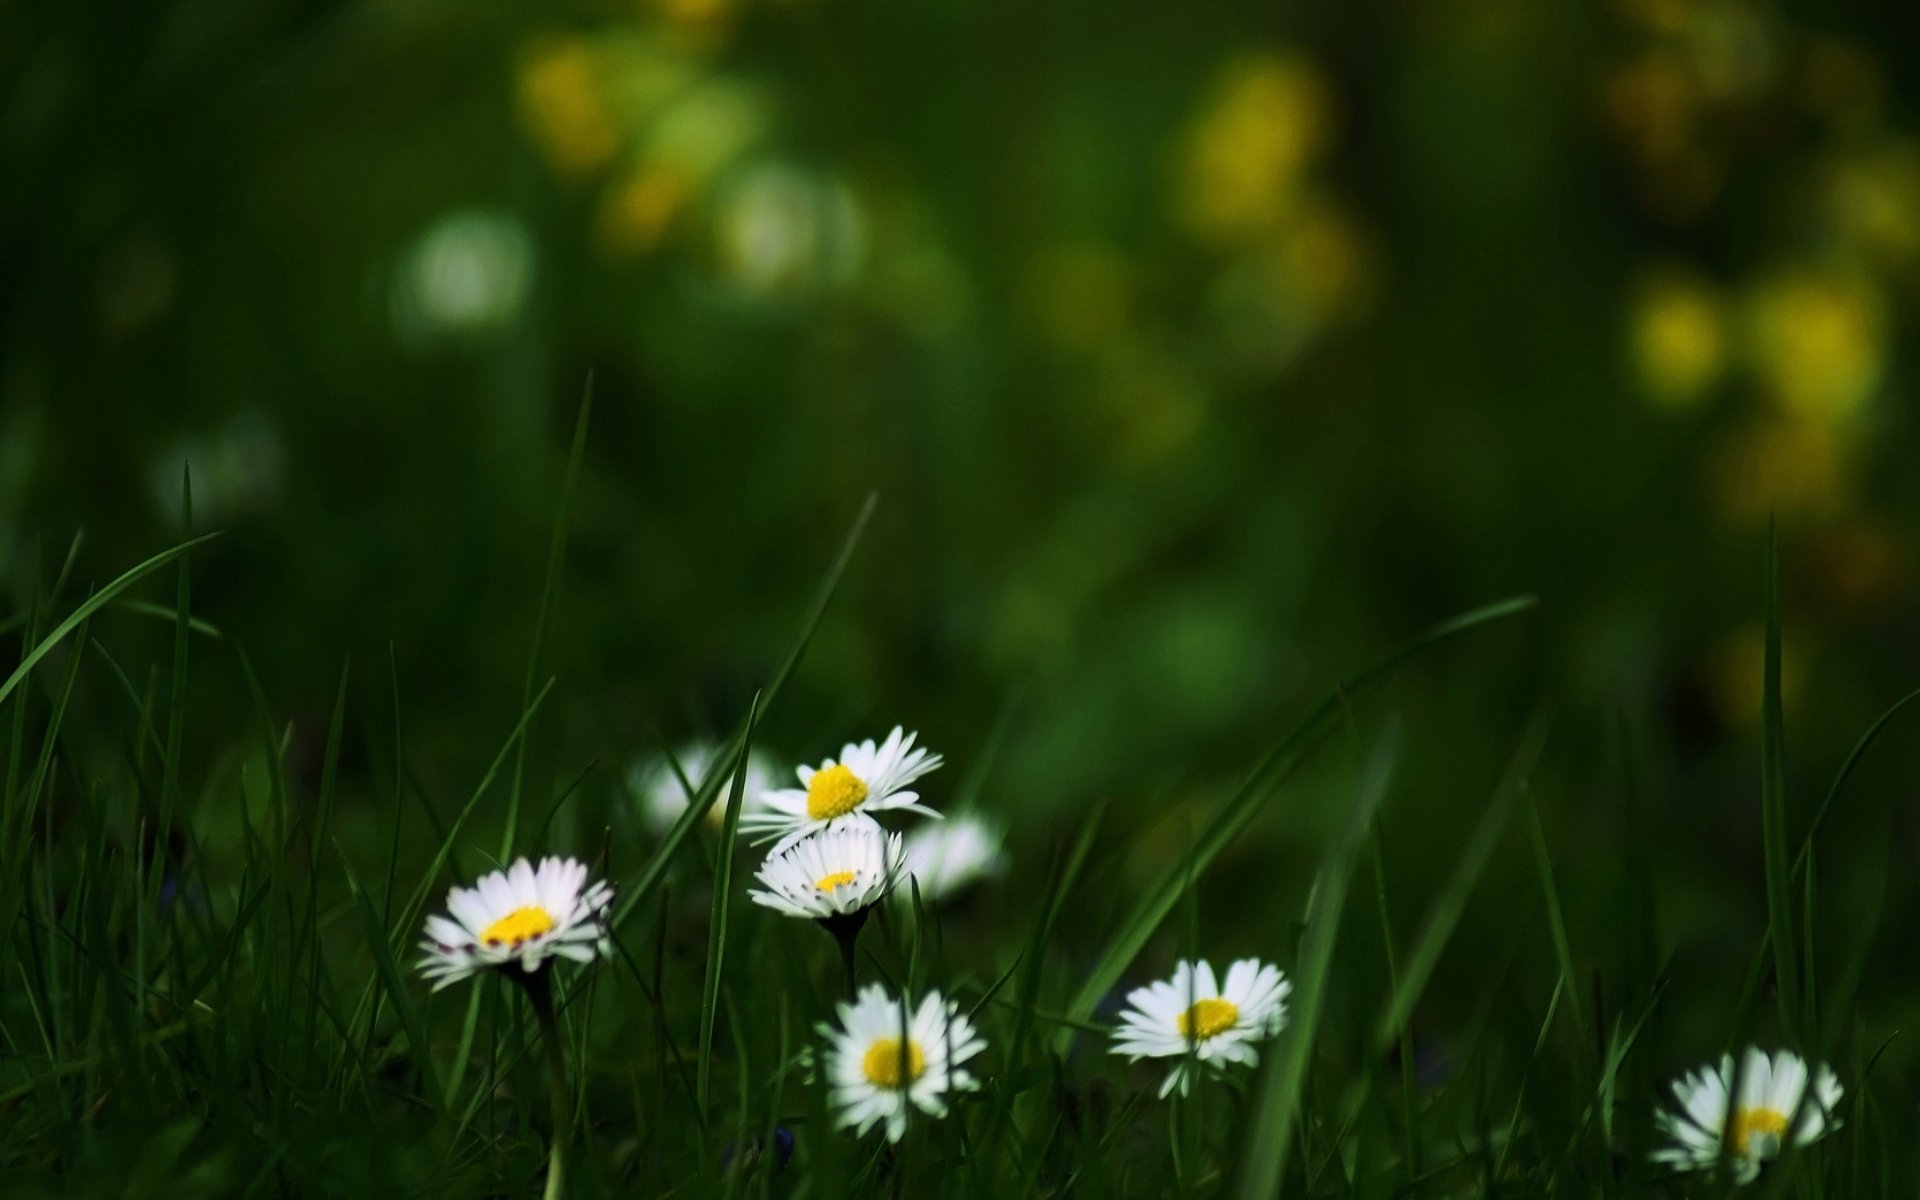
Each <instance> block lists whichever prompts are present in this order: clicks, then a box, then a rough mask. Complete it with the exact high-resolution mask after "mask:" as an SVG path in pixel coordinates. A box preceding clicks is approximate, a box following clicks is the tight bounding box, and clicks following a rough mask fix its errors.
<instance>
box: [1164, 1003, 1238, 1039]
mask: <svg viewBox="0 0 1920 1200" xmlns="http://www.w3.org/2000/svg"><path fill="white" fill-rule="evenodd" d="M1239 1023H1240V1009H1239V1006H1238V1005H1236V1004H1234V1002H1233V1001H1231V1000H1222V999H1220V998H1219V997H1217V996H1216V997H1213V998H1211V999H1207V1000H1195V1001H1194V1002H1193V1007H1192V1008H1189V1009H1187V1010H1186V1011H1185V1012H1183V1013H1181V1014H1180V1015H1179V1016H1178V1017H1177V1018H1175V1019H1174V1026H1175V1028H1177V1029H1179V1030H1180V1036H1181V1037H1183V1038H1188V1039H1190V1040H1193V1041H1196V1042H1204V1041H1206V1040H1207V1039H1208V1038H1210V1037H1214V1036H1216V1035H1218V1034H1222V1033H1225V1032H1226V1031H1227V1030H1229V1029H1232V1028H1233V1027H1234V1026H1235V1025H1238V1024H1239Z"/></svg>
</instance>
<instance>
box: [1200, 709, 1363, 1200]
mask: <svg viewBox="0 0 1920 1200" xmlns="http://www.w3.org/2000/svg"><path fill="white" fill-rule="evenodd" d="M1399 741H1400V739H1399V736H1398V732H1397V730H1395V729H1392V728H1390V729H1389V730H1388V732H1387V734H1386V735H1385V736H1383V737H1382V738H1381V739H1380V741H1379V743H1378V744H1377V745H1376V746H1375V747H1374V750H1373V753H1372V754H1370V755H1369V756H1368V758H1367V761H1366V763H1365V765H1364V766H1363V767H1362V768H1361V772H1360V784H1359V787H1358V789H1357V790H1356V792H1355V795H1354V802H1353V805H1352V807H1351V808H1349V809H1348V811H1347V823H1346V827H1345V829H1344V830H1343V831H1342V832H1341V835H1340V839H1339V841H1338V842H1336V843H1335V844H1334V846H1333V848H1332V850H1331V851H1330V852H1329V853H1328V854H1327V857H1326V859H1325V860H1323V861H1322V863H1321V864H1320V872H1319V874H1318V876H1317V877H1316V878H1315V880H1314V885H1313V893H1312V897H1311V899H1310V900H1309V902H1308V907H1307V916H1306V935H1305V937H1304V938H1303V939H1302V941H1301V944H1300V957H1299V959H1298V961H1297V962H1296V964H1295V969H1294V976H1293V1014H1292V1021H1291V1023H1290V1024H1289V1026H1288V1028H1287V1030H1286V1032H1285V1033H1283V1034H1282V1035H1281V1038H1280V1043H1279V1045H1278V1047H1277V1048H1275V1049H1274V1050H1273V1058H1272V1060H1271V1061H1269V1062H1268V1063H1267V1066H1266V1070H1265V1071H1264V1072H1262V1074H1261V1076H1260V1078H1259V1084H1258V1090H1257V1092H1256V1094H1255V1096H1254V1100H1253V1116H1252V1118H1251V1119H1250V1120H1249V1122H1248V1125H1247V1129H1246V1131H1245V1133H1244V1135H1243V1145H1242V1147H1241V1152H1240V1163H1239V1170H1238V1177H1237V1179H1236V1181H1235V1186H1234V1190H1233V1195H1235V1196H1236V1197H1240V1198H1241V1200H1270V1198H1271V1197H1273V1196H1277V1195H1279V1194H1280V1181H1281V1179H1283V1178H1284V1177H1285V1175H1286V1170H1287V1159H1288V1156H1289V1154H1290V1153H1291V1152H1292V1149H1293V1129H1294V1124H1295V1121H1296V1119H1297V1117H1298V1115H1299V1114H1300V1111H1301V1108H1302V1105H1303V1102H1304V1098H1305V1095H1306V1083H1307V1068H1308V1067H1309V1066H1310V1065H1311V1064H1312V1062H1313V1055H1314V1045H1315V1042H1316V1040H1317V1037H1318V1034H1319V1029H1320V1018H1321V1014H1322V1013H1323V1012H1324V1011H1325V1006H1326V992H1327V977H1328V974H1329V973H1330V970H1331V967H1332V964H1333V948H1334V944H1335V942H1336V941H1337V940H1338V939H1339V936H1340V918H1341V914H1342V913H1343V912H1344V911H1345V909H1346V903H1347V891H1348V882H1349V880H1350V878H1351V876H1352V874H1353V864H1354V860H1355V859H1356V858H1357V857H1358V855H1359V853H1360V846H1361V844H1362V843H1363V842H1365V841H1366V836H1367V831H1368V830H1369V829H1370V828H1372V826H1373V819H1374V814H1375V813H1376V812H1378V811H1379V808H1380V802H1381V800H1382V799H1383V798H1384V797H1385V796H1386V793H1387V785H1388V783H1389V781H1390V780H1391V779H1392V778H1393V767H1394V762H1395V759H1396V758H1397V757H1398V756H1399Z"/></svg>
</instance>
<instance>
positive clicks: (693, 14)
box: [651, 0, 735, 41]
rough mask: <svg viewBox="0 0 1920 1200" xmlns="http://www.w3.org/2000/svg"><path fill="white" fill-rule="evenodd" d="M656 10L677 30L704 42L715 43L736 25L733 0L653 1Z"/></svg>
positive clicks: (652, 4)
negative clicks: (734, 22)
mask: <svg viewBox="0 0 1920 1200" xmlns="http://www.w3.org/2000/svg"><path fill="white" fill-rule="evenodd" d="M651 6H652V8H653V10H654V11H655V12H657V13H659V14H660V16H661V19H663V20H664V21H666V22H667V23H668V24H669V25H670V26H672V27H673V28H674V29H677V30H679V31H680V32H682V33H687V34H693V35H695V36H696V37H698V38H699V39H701V40H703V41H713V40H716V39H717V38H718V37H720V36H721V35H724V34H725V33H726V32H727V31H728V29H729V28H730V27H731V26H732V24H733V17H734V11H735V10H734V4H733V0H651Z"/></svg>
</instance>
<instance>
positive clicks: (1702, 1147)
mask: <svg viewBox="0 0 1920 1200" xmlns="http://www.w3.org/2000/svg"><path fill="white" fill-rule="evenodd" d="M1809 1081H1811V1082H1812V1084H1813V1088H1812V1090H1811V1091H1809V1090H1808V1088H1807V1084H1808V1082H1809ZM1738 1082H1739V1087H1740V1095H1739V1099H1738V1100H1737V1101H1736V1102H1734V1103H1732V1104H1729V1103H1728V1100H1729V1098H1730V1097H1731V1096H1732V1094H1733V1088H1734V1083H1735V1080H1734V1069H1733V1056H1732V1055H1731V1054H1724V1055H1721V1057H1720V1062H1719V1064H1718V1065H1717V1066H1706V1067H1701V1068H1700V1069H1699V1070H1698V1071H1694V1072H1692V1073H1690V1074H1687V1075H1682V1076H1681V1077H1680V1078H1678V1079H1676V1080H1674V1081H1673V1095H1674V1099H1676V1100H1678V1101H1679V1102H1680V1107H1679V1109H1678V1110H1677V1111H1676V1110H1666V1111H1662V1112H1660V1113H1658V1114H1656V1115H1655V1117H1654V1122H1655V1124H1657V1125H1659V1127H1660V1130H1661V1132H1663V1133H1665V1134H1666V1135H1667V1136H1668V1137H1669V1138H1671V1139H1672V1141H1673V1144H1672V1145H1670V1146H1663V1147H1661V1148H1660V1149H1658V1150H1656V1151H1654V1152H1653V1161H1655V1162H1658V1163H1666V1164H1667V1165H1669V1166H1673V1167H1677V1168H1679V1169H1681V1170H1684V1171H1704V1170H1711V1169H1712V1168H1713V1167H1715V1166H1716V1165H1718V1164H1719V1162H1720V1152H1721V1147H1722V1145H1723V1144H1724V1146H1725V1148H1726V1154H1727V1165H1728V1167H1729V1168H1730V1169H1731V1170H1732V1172H1733V1178H1734V1182H1736V1183H1752V1182H1753V1181H1754V1180H1755V1179H1757V1178H1758V1177H1759V1175H1760V1164H1761V1163H1764V1162H1769V1161H1771V1160H1772V1159H1773V1158H1775V1157H1776V1156H1778V1155H1779V1153H1780V1151H1781V1149H1782V1148H1783V1147H1785V1146H1786V1144H1787V1143H1788V1142H1789V1141H1792V1142H1793V1143H1794V1144H1795V1145H1799V1146H1804V1145H1806V1144H1807V1143H1808V1142H1811V1141H1813V1140H1814V1139H1816V1138H1818V1137H1821V1136H1823V1135H1825V1134H1826V1133H1828V1132H1830V1131H1832V1130H1834V1129H1836V1128H1838V1127H1839V1124H1840V1121H1839V1118H1838V1117H1837V1116H1836V1110H1837V1109H1838V1108H1839V1106H1840V1096H1841V1091H1842V1089H1841V1087H1840V1080H1839V1079H1837V1078H1836V1077H1835V1076H1834V1073H1833V1071H1832V1070H1831V1069H1830V1068H1827V1067H1821V1068H1820V1069H1819V1070H1818V1071H1815V1072H1809V1071H1808V1068H1807V1064H1806V1062H1805V1060H1803V1059H1802V1058H1801V1057H1800V1056H1799V1055H1797V1054H1795V1053H1793V1052H1792V1051H1790V1050H1782V1051H1780V1052H1779V1053H1778V1054H1775V1055H1773V1056H1772V1057H1771V1058H1769V1057H1768V1056H1767V1054H1766V1052H1765V1051H1763V1050H1761V1049H1760V1048H1759V1047H1757V1046H1749V1047H1748V1048H1747V1052H1746V1054H1744V1055H1743V1056H1742V1057H1741V1063H1740V1071H1739V1081H1738ZM1789 1123H1791V1126H1792V1132H1791V1133H1789V1132H1788V1126H1789Z"/></svg>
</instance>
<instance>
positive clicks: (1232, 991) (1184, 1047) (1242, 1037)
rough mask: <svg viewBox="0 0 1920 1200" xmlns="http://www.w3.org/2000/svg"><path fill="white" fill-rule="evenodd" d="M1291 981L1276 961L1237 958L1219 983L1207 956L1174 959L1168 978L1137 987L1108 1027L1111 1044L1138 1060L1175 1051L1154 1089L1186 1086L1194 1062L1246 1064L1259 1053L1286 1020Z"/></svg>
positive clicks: (1183, 1088)
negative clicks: (1116, 1023) (1111, 1033)
mask: <svg viewBox="0 0 1920 1200" xmlns="http://www.w3.org/2000/svg"><path fill="white" fill-rule="evenodd" d="M1291 989H1292V985H1291V984H1290V983H1288V982H1287V980H1286V977H1285V976H1284V975H1282V974H1281V973H1280V970H1279V968H1277V967H1273V966H1269V965H1266V964H1263V963H1261V962H1260V961H1259V960H1257V959H1250V958H1249V959H1241V960H1240V961H1239V962H1236V963H1234V964H1233V965H1232V966H1230V967H1229V968H1228V969H1227V974H1226V982H1225V985H1224V986H1222V984H1221V983H1220V980H1219V978H1218V977H1217V976H1216V975H1215V974H1214V971H1213V966H1212V964H1210V963H1207V962H1205V961H1201V962H1181V963H1178V964H1176V965H1175V967H1174V971H1173V978H1172V979H1169V980H1162V981H1159V982H1156V983H1152V984H1148V985H1147V986H1146V987H1141V988H1135V989H1134V990H1133V991H1132V992H1131V993H1129V994H1128V996H1127V1008H1126V1009H1125V1010H1124V1011H1122V1012H1121V1014H1120V1026H1119V1028H1118V1029H1116V1030H1115V1031H1114V1045H1113V1050H1114V1053H1116V1054H1122V1055H1125V1056H1127V1057H1128V1058H1130V1059H1132V1060H1134V1061H1138V1060H1140V1059H1142V1058H1166V1059H1175V1060H1177V1061H1175V1062H1172V1063H1170V1064H1169V1066H1168V1074H1167V1078H1166V1080H1165V1082H1164V1083H1163V1084H1162V1085H1161V1088H1160V1094H1161V1095H1162V1096H1165V1095H1167V1094H1168V1093H1169V1092H1171V1091H1172V1090H1173V1089H1174V1088H1176V1087H1177V1088H1179V1089H1180V1092H1181V1094H1183V1095H1184V1094H1185V1093H1186V1091H1187V1089H1188V1087H1189V1086H1190V1085H1191V1084H1192V1081H1193V1079H1194V1077H1195V1074H1196V1072H1195V1070H1194V1064H1195V1063H1196V1062H1199V1063H1204V1064H1207V1065H1208V1066H1209V1067H1213V1068H1218V1067H1221V1066H1223V1065H1225V1064H1227V1063H1236V1064H1240V1065H1244V1066H1251V1065H1253V1064H1255V1063H1257V1062H1258V1061H1259V1059H1260V1052H1259V1048H1258V1046H1259V1043H1260V1042H1261V1041H1263V1040H1265V1039H1266V1038H1267V1037H1269V1036H1271V1035H1272V1034H1275V1033H1278V1032H1279V1031H1280V1030H1281V1029H1282V1028H1283V1027H1284V1026H1285V1024H1286V1003H1285V1002H1286V996H1287V993H1288V992H1289V991H1290V990H1291Z"/></svg>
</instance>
